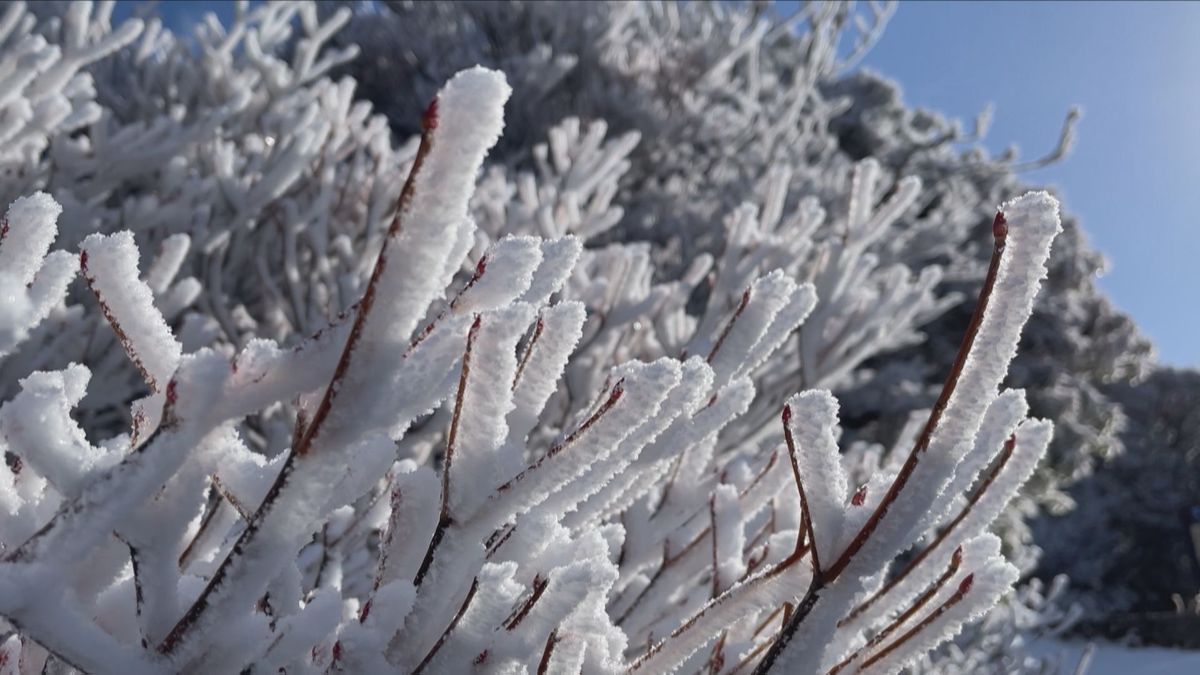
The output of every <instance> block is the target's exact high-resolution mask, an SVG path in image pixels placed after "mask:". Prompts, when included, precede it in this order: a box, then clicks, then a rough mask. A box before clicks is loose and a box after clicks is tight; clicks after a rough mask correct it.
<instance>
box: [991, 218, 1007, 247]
mask: <svg viewBox="0 0 1200 675" xmlns="http://www.w3.org/2000/svg"><path fill="white" fill-rule="evenodd" d="M992 236H993V237H995V238H996V241H1004V239H1005V237H1007V236H1008V221H1007V220H1005V219H1004V214H1003V213H1000V212H999V211H997V212H996V219H995V220H993V221H992Z"/></svg>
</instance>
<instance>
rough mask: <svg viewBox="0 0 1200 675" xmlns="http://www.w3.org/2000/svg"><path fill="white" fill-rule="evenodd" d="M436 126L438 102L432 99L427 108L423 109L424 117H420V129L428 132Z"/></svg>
mask: <svg viewBox="0 0 1200 675" xmlns="http://www.w3.org/2000/svg"><path fill="white" fill-rule="evenodd" d="M437 126H438V100H437V98H434V99H433V100H432V101H430V102H429V107H428V108H426V109H425V115H424V116H423V117H421V129H422V130H424V131H426V132H429V131H433V130H434V129H436V128H437Z"/></svg>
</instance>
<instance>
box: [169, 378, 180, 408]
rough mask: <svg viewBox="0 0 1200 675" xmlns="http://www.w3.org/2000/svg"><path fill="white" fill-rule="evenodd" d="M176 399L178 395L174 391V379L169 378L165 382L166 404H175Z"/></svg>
mask: <svg viewBox="0 0 1200 675" xmlns="http://www.w3.org/2000/svg"><path fill="white" fill-rule="evenodd" d="M176 399H178V395H177V394H176V393H175V380H171V381H170V382H169V383H167V404H168V405H175V401H176Z"/></svg>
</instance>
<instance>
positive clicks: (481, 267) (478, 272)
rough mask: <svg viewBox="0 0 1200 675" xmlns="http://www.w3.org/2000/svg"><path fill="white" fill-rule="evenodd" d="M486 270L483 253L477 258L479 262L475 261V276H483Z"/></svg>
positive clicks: (485, 258) (485, 259)
mask: <svg viewBox="0 0 1200 675" xmlns="http://www.w3.org/2000/svg"><path fill="white" fill-rule="evenodd" d="M486 271H487V256H486V255H485V256H483V257H481V258H480V259H479V262H477V263H475V276H476V277H481V276H483V273H484V272H486Z"/></svg>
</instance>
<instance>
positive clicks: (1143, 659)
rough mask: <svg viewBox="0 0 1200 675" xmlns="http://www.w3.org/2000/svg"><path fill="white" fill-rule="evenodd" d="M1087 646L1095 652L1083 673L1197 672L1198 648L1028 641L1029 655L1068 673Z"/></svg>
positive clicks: (1180, 674) (1156, 674)
mask: <svg viewBox="0 0 1200 675" xmlns="http://www.w3.org/2000/svg"><path fill="white" fill-rule="evenodd" d="M1089 648H1092V649H1093V650H1094V651H1093V653H1092V656H1091V660H1090V661H1089V666H1088V669H1087V670H1086V671H1085V672H1086V675H1129V674H1130V673H1137V675H1192V674H1193V673H1197V672H1200V651H1185V650H1182V649H1170V648H1167V647H1154V646H1142V647H1131V646H1126V645H1121V644H1115V643H1111V642H1103V641H1101V642H1078V641H1070V640H1056V639H1053V638H1038V639H1035V640H1032V641H1031V642H1030V644H1029V652H1030V654H1031V655H1033V656H1036V657H1040V658H1046V657H1049V658H1053V659H1057V660H1058V662H1059V663H1060V664H1061V668H1062V670H1063V671H1064V672H1071V670H1072V669H1073V668H1075V667H1076V665H1077V664H1078V663H1079V662H1080V659H1082V658H1083V656H1084V653H1085V652H1086V651H1087V650H1088V649H1089Z"/></svg>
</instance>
